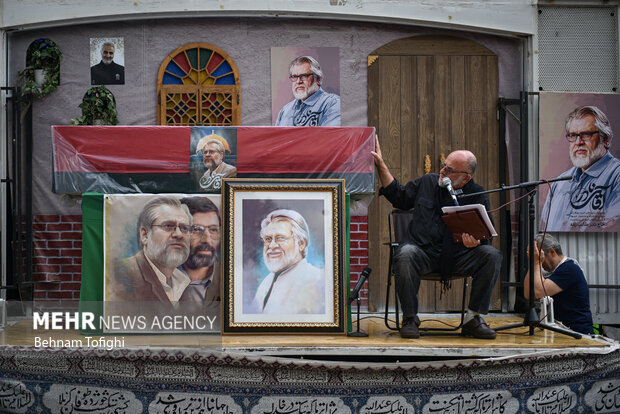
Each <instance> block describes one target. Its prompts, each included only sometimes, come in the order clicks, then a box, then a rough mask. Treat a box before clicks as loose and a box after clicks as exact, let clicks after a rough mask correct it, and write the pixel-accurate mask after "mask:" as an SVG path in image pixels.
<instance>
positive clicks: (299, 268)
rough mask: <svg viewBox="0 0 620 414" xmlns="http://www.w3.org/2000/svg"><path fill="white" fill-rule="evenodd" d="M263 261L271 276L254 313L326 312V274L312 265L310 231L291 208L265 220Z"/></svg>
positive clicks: (261, 289)
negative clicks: (309, 260)
mask: <svg viewBox="0 0 620 414" xmlns="http://www.w3.org/2000/svg"><path fill="white" fill-rule="evenodd" d="M260 241H261V242H262V246H263V248H262V252H263V261H264V264H265V266H266V267H267V269H269V272H270V273H269V274H268V275H267V277H265V278H264V279H263V281H262V282H261V283H260V285H258V288H257V290H256V294H255V295H254V300H253V302H252V305H251V309H252V312H248V313H265V314H323V313H325V272H324V269H321V268H318V267H316V266H314V265H312V264H310V263H309V262H308V245H309V242H310V230H309V228H308V224H307V222H306V220H305V219H304V217H303V216H302V215H301V214H300V213H299V212H297V211H295V210H291V209H278V210H274V211H271V212H270V213H269V214H267V216H266V217H265V218H264V219H263V220H262V221H261V230H260Z"/></svg>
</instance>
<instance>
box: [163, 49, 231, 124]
mask: <svg viewBox="0 0 620 414" xmlns="http://www.w3.org/2000/svg"><path fill="white" fill-rule="evenodd" d="M157 86H158V94H157V95H158V112H157V123H158V124H159V125H219V126H227V125H228V126H230V125H232V126H238V125H239V124H240V122H239V121H240V118H241V116H240V113H241V105H240V102H239V101H240V89H241V85H240V82H239V71H238V70H237V67H236V65H235V63H234V62H233V61H232V59H230V57H229V56H228V54H226V53H225V52H224V51H222V50H220V49H219V48H217V47H216V46H213V45H209V44H206V43H191V44H188V45H185V46H181V47H180V48H178V49H177V50H175V51H174V52H172V53H171V54H169V55H168V56H167V57H166V59H164V62H163V63H162V65H161V66H160V68H159V74H158V76H157Z"/></svg>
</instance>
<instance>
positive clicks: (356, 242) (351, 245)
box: [349, 240, 360, 249]
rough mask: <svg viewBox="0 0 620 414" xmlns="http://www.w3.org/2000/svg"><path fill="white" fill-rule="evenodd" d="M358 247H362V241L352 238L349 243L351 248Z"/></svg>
mask: <svg viewBox="0 0 620 414" xmlns="http://www.w3.org/2000/svg"><path fill="white" fill-rule="evenodd" d="M358 247H360V242H359V241H357V240H351V242H350V243H349V248H351V249H357V248H358Z"/></svg>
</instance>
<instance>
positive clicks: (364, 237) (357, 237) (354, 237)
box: [351, 233, 368, 240]
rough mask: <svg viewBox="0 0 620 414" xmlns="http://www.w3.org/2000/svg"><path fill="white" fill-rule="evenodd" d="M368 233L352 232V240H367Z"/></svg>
mask: <svg viewBox="0 0 620 414" xmlns="http://www.w3.org/2000/svg"><path fill="white" fill-rule="evenodd" d="M367 239H368V234H366V233H351V240H367Z"/></svg>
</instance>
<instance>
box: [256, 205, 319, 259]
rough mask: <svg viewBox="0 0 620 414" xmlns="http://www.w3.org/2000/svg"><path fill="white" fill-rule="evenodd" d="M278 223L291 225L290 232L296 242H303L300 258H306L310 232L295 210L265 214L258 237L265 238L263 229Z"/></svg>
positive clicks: (282, 210) (302, 218) (281, 210)
mask: <svg viewBox="0 0 620 414" xmlns="http://www.w3.org/2000/svg"><path fill="white" fill-rule="evenodd" d="M279 221H288V222H289V223H291V226H292V227H291V231H292V232H293V237H294V238H295V240H297V241H298V242H302V241H303V242H304V243H305V247H304V250H303V251H302V252H301V255H302V257H306V254H307V253H308V244H310V230H308V223H306V219H304V217H303V216H302V215H301V214H299V213H298V212H296V211H295V210H287V209H280V210H274V211H272V212H271V213H269V214H267V217H265V218H264V219H263V221H262V222H261V223H260V236H261V237H264V236H265V229H266V228H267V226H268V225H269V224H271V223H277V222H279Z"/></svg>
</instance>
